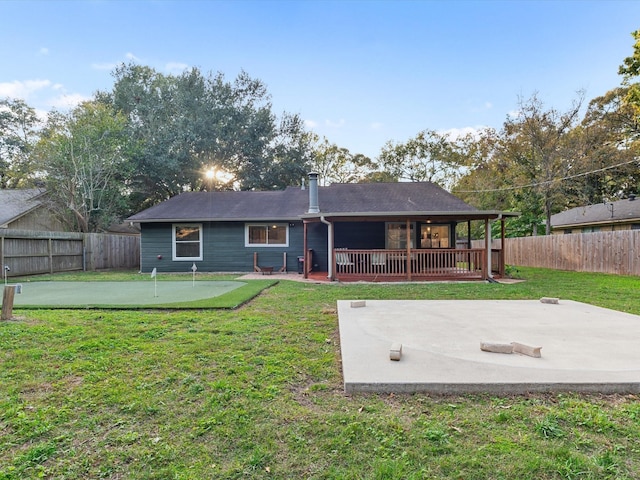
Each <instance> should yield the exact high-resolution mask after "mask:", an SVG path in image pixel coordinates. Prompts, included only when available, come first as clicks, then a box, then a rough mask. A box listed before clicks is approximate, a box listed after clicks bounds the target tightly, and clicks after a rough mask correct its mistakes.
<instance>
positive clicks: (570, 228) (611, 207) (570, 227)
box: [551, 195, 640, 234]
mask: <svg viewBox="0 0 640 480" xmlns="http://www.w3.org/2000/svg"><path fill="white" fill-rule="evenodd" d="M616 230H640V200H637V199H636V196H635V195H629V198H627V199H625V200H618V201H616V202H608V203H596V204H595V205H585V206H581V207H576V208H572V209H570V210H565V211H564V212H560V213H556V214H555V215H551V231H552V233H553V234H569V233H589V232H613V231H616Z"/></svg>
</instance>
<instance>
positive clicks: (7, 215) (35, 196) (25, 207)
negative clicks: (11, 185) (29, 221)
mask: <svg viewBox="0 0 640 480" xmlns="http://www.w3.org/2000/svg"><path fill="white" fill-rule="evenodd" d="M43 193H44V192H43V191H42V190H39V189H37V188H26V189H22V190H0V228H6V226H7V225H8V224H9V223H11V222H12V221H14V220H17V219H18V218H20V217H22V216H23V215H25V214H27V213H29V212H30V211H31V210H33V209H34V208H37V207H39V206H40V205H42V201H41V199H40V198H39V197H40V196H41V195H42V194H43Z"/></svg>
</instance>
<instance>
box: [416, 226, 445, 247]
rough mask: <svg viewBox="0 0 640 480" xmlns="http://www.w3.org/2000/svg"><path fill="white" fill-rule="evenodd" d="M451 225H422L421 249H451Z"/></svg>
mask: <svg viewBox="0 0 640 480" xmlns="http://www.w3.org/2000/svg"><path fill="white" fill-rule="evenodd" d="M450 230H451V229H450V226H449V225H434V224H431V223H426V224H424V223H423V224H422V225H420V248H449V246H450V244H449V231H450Z"/></svg>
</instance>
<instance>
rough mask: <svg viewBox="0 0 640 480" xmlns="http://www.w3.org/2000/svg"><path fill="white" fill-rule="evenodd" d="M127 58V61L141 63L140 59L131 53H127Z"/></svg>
mask: <svg viewBox="0 0 640 480" xmlns="http://www.w3.org/2000/svg"><path fill="white" fill-rule="evenodd" d="M125 58H126V59H127V60H133V61H134V62H139V61H140V59H139V58H138V57H136V56H135V55H134V54H133V53H131V52H127V53H126V55H125Z"/></svg>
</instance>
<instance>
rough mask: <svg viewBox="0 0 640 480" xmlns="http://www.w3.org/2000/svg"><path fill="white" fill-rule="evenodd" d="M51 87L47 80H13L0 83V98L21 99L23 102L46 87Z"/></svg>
mask: <svg viewBox="0 0 640 480" xmlns="http://www.w3.org/2000/svg"><path fill="white" fill-rule="evenodd" d="M49 86H51V81H49V80H25V81H20V80H14V81H13V82H2V83H0V97H10V98H21V99H23V100H27V99H29V97H30V96H31V95H32V94H34V93H36V92H38V91H40V90H42V89H45V88H47V87H49Z"/></svg>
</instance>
